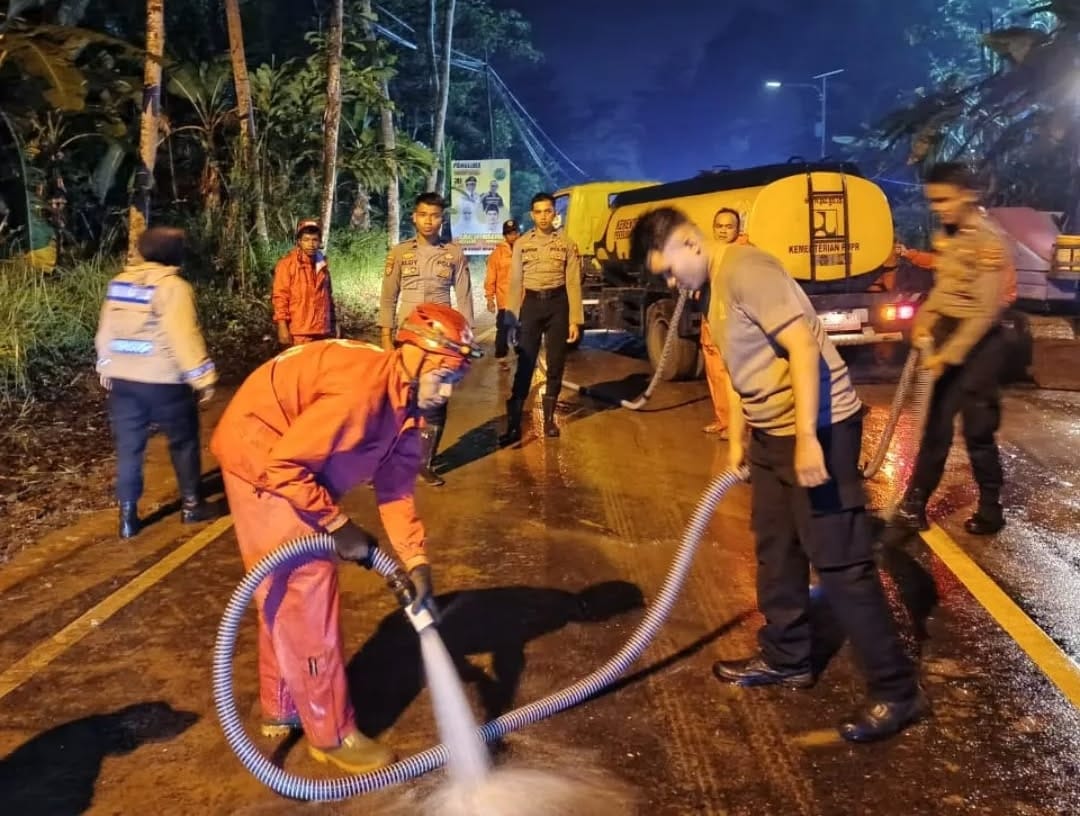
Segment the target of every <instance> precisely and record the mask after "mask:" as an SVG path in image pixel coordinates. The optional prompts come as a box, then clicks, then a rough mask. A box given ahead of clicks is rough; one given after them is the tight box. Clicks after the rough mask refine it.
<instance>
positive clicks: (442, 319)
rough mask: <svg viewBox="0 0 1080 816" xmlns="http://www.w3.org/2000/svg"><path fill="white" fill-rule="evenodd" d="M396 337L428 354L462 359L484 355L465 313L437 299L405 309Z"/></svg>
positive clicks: (473, 358)
mask: <svg viewBox="0 0 1080 816" xmlns="http://www.w3.org/2000/svg"><path fill="white" fill-rule="evenodd" d="M397 341H398V342H399V343H408V344H409V345H412V346H416V347H417V348H418V349H421V350H422V351H426V352H429V353H431V354H441V355H443V356H446V357H457V358H458V359H460V360H464V361H466V362H468V361H471V360H476V359H479V358H480V357H483V356H484V352H483V351H481V350H480V349H479V348H478V347H477V346H476V341H475V339H474V338H473V333H472V329H471V328H469V323H468V321H467V320H465V316H464V315H462V314H461V312H459V311H457V310H456V309H451V308H450V307H449V306H442V305H440V304H438V303H421V304H420V305H419V306H417V307H416V308H415V309H413V310H412V311H411V312H409V315H408V317H406V318H405V320H404V322H403V323H402V324H401V326H400V328H398V332H397Z"/></svg>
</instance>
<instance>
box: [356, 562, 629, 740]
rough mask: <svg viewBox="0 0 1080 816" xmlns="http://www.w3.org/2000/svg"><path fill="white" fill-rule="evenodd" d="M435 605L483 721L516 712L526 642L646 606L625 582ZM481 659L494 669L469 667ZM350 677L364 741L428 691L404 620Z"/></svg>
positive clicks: (391, 619) (391, 624)
mask: <svg viewBox="0 0 1080 816" xmlns="http://www.w3.org/2000/svg"><path fill="white" fill-rule="evenodd" d="M437 600H438V604H439V608H440V609H441V610H442V613H443V619H442V623H441V624H440V626H439V634H440V635H441V636H442V638H443V641H444V642H445V643H446V648H447V650H448V651H449V652H450V654H451V655H453V657H454V661H455V663H456V665H457V670H458V674H459V676H460V677H461V679H462V681H463V682H464V683H466V684H469V685H473V686H474V687H475V688H476V691H477V693H478V694H479V696H480V700H481V704H482V705H483V708H484V715H485V719H486V720H490V719H493V718H495V717H497V716H499V715H500V714H503V713H505V712H506V711H508V710H509V709H510V708H511V706H512V705H513V703H514V697H515V695H516V693H517V689H518V684H519V682H520V680H521V675H522V673H523V672H524V670H525V647H526V645H527V644H528V642H529V641H531V640H535V639H536V638H539V637H542V636H544V635H547V634H549V633H551V632H555V631H558V630H559V629H562V628H563V627H564V626H566V625H567V624H569V623H603V622H604V621H607V620H610V619H611V618H614V617H616V616H618V615H622V614H625V613H626V612H630V611H632V610H635V609H640V608H642V607H643V606H644V603H645V601H644V598H643V596H642V594H641V590H640V589H639V588H638V587H637V586H635V585H634V584H631V583H628V582H626V581H605V582H603V583H599V584H596V585H595V586H591V587H588V588H586V589H584V590H582V591H581V592H576V593H575V592H567V591H565V590H561V589H544V588H537V587H524V586H522V587H498V588H495V589H478V590H469V591H464V592H454V593H450V594H447V595H441V596H439V597H438V599H437ZM478 655H490V660H491V662H490V666H489V667H481V666H477V665H476V664H474V663H473V662H471V661H470V660H469V657H470V656H478ZM581 668H582V669H583V670H585V671H587V670H591V669H592V668H594V667H593V666H582V667H581ZM346 672H347V674H348V678H349V690H350V695H351V697H352V699H353V700H355V701H356V709H357V724H358V725H359V727H360V730H361V731H363V732H364V733H365V734H368V735H370V736H377V735H378V734H380V733H382V732H383V731H385V730H386V729H387V728H389V727H390V726H391V725H393V724H394V723H395V722H396V721H397V719H398V717H400V716H401V714H402V712H404V711H405V709H406V708H408V706H409V705H410V704H411V703H412V701H413V700H414V699H415V698H416V696H417V695H418V694H419V693H420V690H421V689H422V688H423V686H424V677H423V667H422V665H421V661H420V654H419V648H418V644H417V638H416V632H415V631H414V630H413V628H412V625H411V624H410V623H408V621H407V620H406V619H405V616H404V614H403V613H401V612H396V613H394V614H393V615H390V616H388V617H386V618H384V619H383V621H382V623H381V624H380V625H379V628H378V629H376V631H375V633H374V634H373V635H372V636H371V638H369V639H368V641H367V642H366V643H365V644H364V646H363V648H362V649H361V650H360V651H359V652H358V653H357V654H356V655H355V656H354V657H353V658H352V660H351V661H349V665H348V667H347V669H346ZM583 673H584V672H583ZM560 679H561V678H560Z"/></svg>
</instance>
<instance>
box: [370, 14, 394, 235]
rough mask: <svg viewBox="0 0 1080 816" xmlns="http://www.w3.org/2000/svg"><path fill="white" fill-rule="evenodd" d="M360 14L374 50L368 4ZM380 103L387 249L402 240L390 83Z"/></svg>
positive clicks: (385, 83)
mask: <svg viewBox="0 0 1080 816" xmlns="http://www.w3.org/2000/svg"><path fill="white" fill-rule="evenodd" d="M361 10H362V12H363V15H364V34H365V37H366V39H367V40H368V42H369V43H371V48H372V50H373V51H374V50H375V49H376V48H377V44H376V41H375V27H374V26H373V25H372V24H371V21H372V20H373V19H374V17H375V15H374V12H373V11H372V8H371V0H363V5H362V6H361ZM381 63H382V60H381V59H379V60H378V63H377V64H378V67H380V68H381V67H382V64H381ZM379 95H380V96H381V101H380V105H379V141H380V142H381V143H382V148H383V151H384V153H385V155H386V168H387V170H388V171H389V173H388V174H389V176H390V178H389V180H388V181H387V182H386V238H387V243H388V244H389V245H390V246H394V244H396V243H397V242H398V241H400V240H401V186H400V181H399V178H398V165H397V159H396V158H395V155H394V154H395V152H396V150H397V132H396V131H395V130H394V111H393V109H392V105H391V103H390V82H389V81H388V80H385V79H384V80H383V82H382V85H381V87H380V88H379Z"/></svg>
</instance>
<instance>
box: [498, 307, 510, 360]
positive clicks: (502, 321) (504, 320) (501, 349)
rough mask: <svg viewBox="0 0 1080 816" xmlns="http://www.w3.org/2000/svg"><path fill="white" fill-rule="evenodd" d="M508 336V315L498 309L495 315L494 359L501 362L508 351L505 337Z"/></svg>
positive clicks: (508, 345) (508, 346)
mask: <svg viewBox="0 0 1080 816" xmlns="http://www.w3.org/2000/svg"><path fill="white" fill-rule="evenodd" d="M509 334H510V315H509V314H508V313H507V311H506V309H499V311H498V313H497V314H496V315H495V359H496V360H501V359H502V358H503V357H505V356H506V355H507V354H508V353H509V351H510V344H509V343H508V342H507V336H508V335H509Z"/></svg>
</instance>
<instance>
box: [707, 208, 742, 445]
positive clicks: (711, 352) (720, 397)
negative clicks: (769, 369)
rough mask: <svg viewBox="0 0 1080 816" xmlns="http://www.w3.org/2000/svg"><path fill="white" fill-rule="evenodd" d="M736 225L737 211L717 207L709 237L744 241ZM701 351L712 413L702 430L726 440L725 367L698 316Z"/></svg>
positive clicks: (710, 336) (708, 330)
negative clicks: (710, 397)
mask: <svg viewBox="0 0 1080 816" xmlns="http://www.w3.org/2000/svg"><path fill="white" fill-rule="evenodd" d="M740 226H741V224H740V219H739V214H738V213H737V212H735V210H732V209H728V208H727V207H724V208H722V209H719V210H717V211H716V215H714V216H713V225H712V227H713V238H715V239H716V240H717V241H720V242H721V243H724V244H734V243H745V241H740V240H739V238H740V236H739V231H740ZM701 353H702V354H703V355H704V356H705V381H706V382H707V383H708V384H709V394H710V395H711V396H712V403H713V412H714V413H715V415H716V418H715V419H714V420H713V421H712V422H710V423H709V424H708V425H706V426H705V428H704V430H705V433H707V434H719V435H720V438H721V439H727V428H728V400H727V380H728V375H727V369H726V368H724V358H723V357H721V356H720V349H719V348H717V347H716V342H715V341H714V340H713V336H712V331H711V330H710V328H709V320H708V318H707V317H705V316H704V315H702V318H701Z"/></svg>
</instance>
